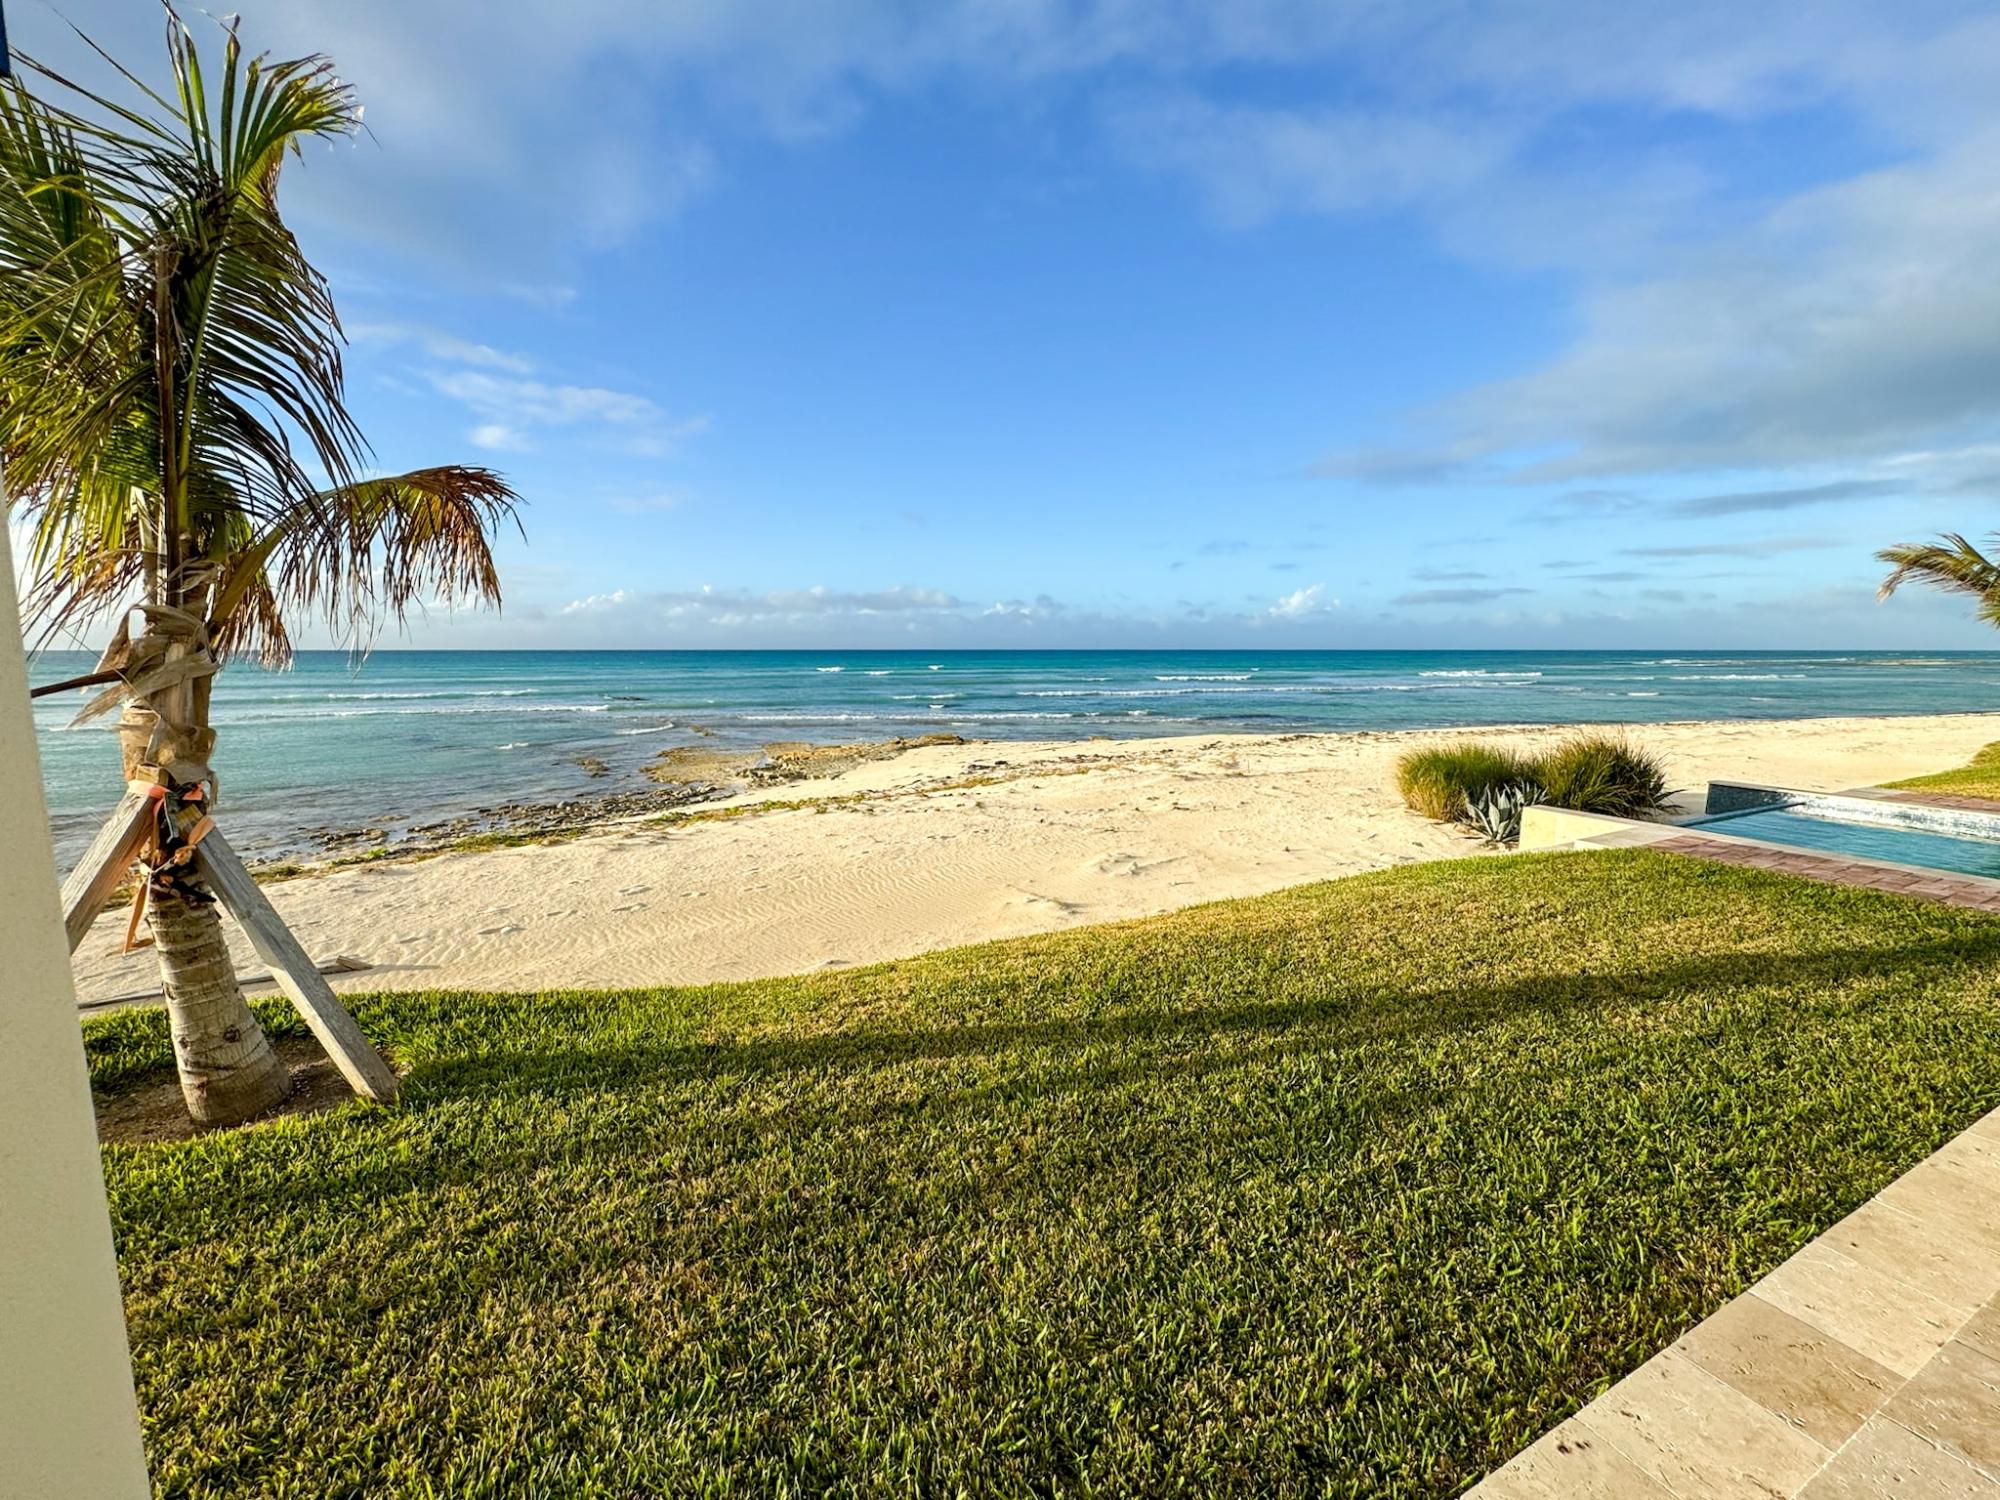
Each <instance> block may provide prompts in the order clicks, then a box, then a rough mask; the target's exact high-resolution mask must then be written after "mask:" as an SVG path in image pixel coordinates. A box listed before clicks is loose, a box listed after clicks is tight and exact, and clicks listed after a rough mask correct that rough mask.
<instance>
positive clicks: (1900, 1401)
mask: <svg viewBox="0 0 2000 1500" xmlns="http://www.w3.org/2000/svg"><path fill="white" fill-rule="evenodd" d="M1882 1415H1883V1416H1885V1417H1887V1418H1889V1419H1890V1420H1891V1421H1895V1422H1900V1423H1902V1424H1903V1426H1905V1427H1907V1428H1909V1429H1910V1431H1912V1432H1914V1433H1915V1434H1916V1435H1917V1436H1918V1437H1920V1438H1925V1439H1928V1440H1929V1441H1930V1442H1933V1443H1935V1444H1937V1446H1938V1447H1940V1448H1942V1449H1944V1450H1945V1451H1946V1452H1947V1453H1952V1454H1956V1455H1957V1456H1958V1457H1960V1458H1962V1459H1964V1460H1965V1461H1966V1462H1967V1463H1969V1464H1971V1465H1972V1466H1973V1467H1974V1468H1976V1469H1978V1470H1979V1472H1980V1473H1982V1474H1984V1475H1985V1476H1986V1477H1987V1478H1988V1479H1991V1480H1994V1481H1996V1482H2000V1360H1993V1359H1989V1358H1987V1357H1986V1356H1985V1355H1984V1354H1982V1353H1980V1352H1979V1351H1978V1350H1977V1349H1974V1348H1972V1347H1970V1346H1969V1345H1967V1344H1964V1343H1961V1342H1956V1341H1954V1342H1953V1343H1949V1344H1946V1345H1945V1346H1944V1349H1943V1350H1942V1352H1940V1353H1939V1355H1938V1357H1937V1358H1936V1359H1934V1360H1932V1361H1931V1362H1930V1363H1929V1364H1927V1365H1925V1366H1924V1368H1923V1371H1922V1372H1921V1373H1920V1374H1919V1375H1918V1376H1917V1378H1916V1379H1915V1380H1912V1381H1911V1382H1910V1383H1909V1384H1908V1385H1906V1386H1904V1387H1903V1388H1902V1389H1901V1390H1900V1391H1898V1392H1897V1393H1896V1394H1895V1395H1894V1396H1892V1397H1891V1398H1890V1399H1889V1404H1888V1405H1887V1406H1885V1407H1884V1408H1883V1409H1882Z"/></svg>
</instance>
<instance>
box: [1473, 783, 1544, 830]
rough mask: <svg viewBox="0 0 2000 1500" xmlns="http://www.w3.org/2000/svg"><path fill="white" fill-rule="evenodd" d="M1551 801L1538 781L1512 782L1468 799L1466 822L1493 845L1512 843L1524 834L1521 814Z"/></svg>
mask: <svg viewBox="0 0 2000 1500" xmlns="http://www.w3.org/2000/svg"><path fill="white" fill-rule="evenodd" d="M1548 800H1549V795H1548V793H1547V792H1545V791H1543V790H1542V789H1541V787H1539V786H1537V785H1536V784H1535V783H1534V782H1532V781H1510V782H1508V783H1507V784H1506V785H1505V786H1498V787H1495V788H1494V789H1493V790H1492V791H1490V792H1487V793H1486V794H1485V795H1484V796H1481V797H1474V798H1471V799H1470V800H1468V801H1467V803H1466V805H1465V821H1466V824H1467V826H1469V827H1470V828H1471V829H1472V830H1473V832H1475V833H1477V834H1479V835H1481V836H1482V837H1483V838H1484V839H1485V840H1486V842H1487V843H1489V844H1494V845H1500V844H1512V843H1515V842H1517V841H1518V840H1519V839H1520V837H1521V815H1522V814H1523V813H1524V812H1526V811H1527V810H1528V809H1529V808H1530V807H1533V806H1534V805H1535V804H1537V803H1540V802H1546V801H1548Z"/></svg>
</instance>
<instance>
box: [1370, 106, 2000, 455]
mask: <svg viewBox="0 0 2000 1500" xmlns="http://www.w3.org/2000/svg"><path fill="white" fill-rule="evenodd" d="M1996 149H2000V121H1996V125H1995V128H1994V129H1993V130H1992V131H1991V132H1989V133H1987V134H1986V135H1983V136H1980V137H1977V138H1974V139H1969V140H1967V141H1965V142H1964V143H1963V144H1962V145H1961V146H1959V147H1957V148H1954V149H1953V150H1952V151H1950V152H1949V153H1947V154H1946V155H1944V156H1941V157H1938V158H1935V159H1929V160H1924V161H1920V162H1916V163H1912V164H1909V165H1904V166H1899V167H1893V168H1888V169H1885V170H1882V171H1879V172H1875V173H1871V174H1868V175H1866V176H1862V177H1859V178H1856V179H1853V180H1851V181H1847V182H1842V183H1838V184H1835V185H1833V186H1831V187H1824V188H1819V189H1815V190H1812V191H1810V192H1806V193H1802V194H1799V195H1796V196H1794V197H1792V198H1790V199H1788V200H1786V201H1784V202H1782V203H1780V204H1779V205H1777V206H1776V207H1775V208H1773V209H1772V210H1771V211H1770V212H1768V213H1767V214H1766V215H1765V216H1764V217H1763V218H1762V219H1761V220H1760V221H1759V222H1758V223H1757V224H1756V225H1754V226H1753V227H1752V228H1751V229H1750V230H1749V231H1747V232H1744V233H1738V234H1731V235H1729V236H1727V237H1725V238H1722V239H1719V240H1716V241H1713V242H1711V243H1709V244H1707V245H1705V246H1702V247H1699V248H1697V249H1694V250H1691V251H1688V252H1686V253H1685V254H1683V255H1681V256H1679V257H1677V258H1676V260H1675V262H1674V264H1672V265H1671V267H1670V268H1667V269H1664V270H1662V271H1661V272H1660V273H1659V274H1656V275H1652V276H1649V277H1645V278H1641V279H1637V280H1633V281H1629V282H1625V283H1622V284H1617V285H1612V286H1608V287H1604V288H1601V289H1599V290H1597V291H1595V292H1593V293H1591V294H1590V295H1589V296H1587V297H1586V298H1585V300H1584V303H1583V306H1582V314H1581V322H1582V331H1581V332H1580V334H1579V336H1578V337H1577V339H1576V340H1575V342H1574V343H1573V344H1571V346H1570V347H1569V348H1568V349H1567V350H1565V351H1564V352H1563V353H1561V354H1560V355H1558V356H1557V357H1556V358H1555V359H1553V360H1552V361H1550V362H1549V363H1547V364H1545V365H1544V366H1543V367H1542V368H1540V369H1538V370H1534V371H1532V372H1530V373H1528V374H1525V375H1522V376H1518V377H1515V378H1511V379H1507V380H1503V381H1499V382H1496V383H1494V384H1491V385H1488V386H1485V387H1483V388H1480V389H1477V390H1474V391H1472V392H1469V393H1467V394H1465V395H1463V396H1461V397H1458V398H1456V399H1454V400H1452V401H1450V402H1448V403H1446V404H1444V405H1443V406H1441V407H1439V408H1436V409H1434V410H1432V411H1431V412H1429V413H1427V414H1424V416H1423V418H1422V420H1423V422H1424V425H1425V426H1426V427H1428V428H1429V429H1430V431H1431V434H1432V435H1431V436H1429V437H1420V438H1418V439H1416V440H1414V441H1413V442H1412V443H1411V444H1410V445H1409V446H1407V447H1404V448H1401V449H1390V450H1386V451H1376V452H1363V453H1348V454H1342V455H1339V456H1337V457H1336V459H1335V460H1333V462H1332V464H1331V467H1332V468H1333V469H1335V470H1336V471H1341V472H1349V473H1360V474H1370V473H1373V474H1376V475H1382V474H1387V473H1393V472H1394V471H1395V469H1396V468H1397V466H1399V465H1404V466H1407V467H1408V469H1409V471H1410V472H1411V473H1412V474H1418V475H1420V474H1422V473H1424V472H1426V471H1429V472H1432V473H1436V472H1439V471H1449V470H1450V469H1451V468H1452V467H1453V466H1459V467H1462V468H1463V467H1471V468H1475V469H1476V468H1481V467H1483V468H1484V469H1485V471H1486V472H1487V474H1488V476H1489V477H1493V476H1507V477H1514V478H1520V479H1528V480H1536V481H1540V480H1561V479H1568V478H1574V477H1579V476H1603V475H1615V474H1643V473H1665V472H1674V471H1696V470H1705V469H1717V470H1734V471H1745V472H1747V471H1763V470H1782V469H1787V468H1794V467H1797V466H1800V465H1809V464H1827V463H1830V462H1835V461H1843V460H1844V461H1848V462H1858V463H1870V462H1876V461H1890V460H1893V461H1895V462H1896V463H1897V464H1898V465H1899V477H1900V478H1902V479H1904V480H1906V481H1908V482H1912V483H1921V482H1924V481H1925V480H1927V479H1929V478H1930V477H1931V476H1929V475H1927V474H1926V473H1925V472H1924V465H1923V464H1922V462H1921V461H1920V460H1919V459H1918V458H1916V457H1914V456H1913V450H1914V451H1915V452H1921V451H1922V450H1923V449H1925V448H1926V447H1927V446H1929V445H1932V444H1938V443H1940V441H1943V442H1944V444H1945V445H1946V446H1952V442H1951V440H1952V439H1954V438H1956V439H1958V443H1957V445H1956V446H1958V447H1960V448H1963V447H1964V446H1965V440H1966V439H1967V438H1972V439H1974V440H1975V442H1978V441H1985V442H1988V443H1990V442H1991V441H1994V440H2000V280H1996V279H1995V278H1994V276H1993V275H1992V267H1993V265H1994V264H1995V263H1996V262H2000V193H1996V192H1995V191H1994V189H1993V186H1992V173H1991V168H1990V163H1991V161H1992V159H1993V156H1994V153H1995V151H1996ZM1989 472H1990V471H1989Z"/></svg>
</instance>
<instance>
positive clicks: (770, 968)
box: [76, 714, 2000, 1003]
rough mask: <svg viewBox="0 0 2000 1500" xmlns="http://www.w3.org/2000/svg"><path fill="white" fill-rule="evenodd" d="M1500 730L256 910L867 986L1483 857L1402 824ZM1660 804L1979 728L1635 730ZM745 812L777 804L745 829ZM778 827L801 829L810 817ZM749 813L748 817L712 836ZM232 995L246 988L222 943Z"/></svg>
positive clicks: (1169, 761) (736, 829) (1047, 751)
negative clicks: (1235, 899)
mask: <svg viewBox="0 0 2000 1500" xmlns="http://www.w3.org/2000/svg"><path fill="white" fill-rule="evenodd" d="M1566 732H1568V731H1566V730H1563V729H1550V728H1499V729H1489V730H1479V731H1465V730H1452V731H1423V732H1402V733H1355V734H1279V735H1215V736H1199V737H1184V738H1171V739H1134V740H1117V741H1111V740H1098V741H1089V742H1083V743H1077V742H1067V743H1022V742H999V741H987V742H983V743H969V744H963V745H938V746H926V747H924V748H921V749H915V750H911V751H909V752H908V753H906V754H903V755H901V756H898V757H896V758H894V759H891V760H883V761H875V762H870V763H865V764H862V765H859V766H856V767H854V768H852V769H850V770H847V771H845V772H844V773H842V774H840V775H837V776H832V777H828V778H825V779H821V780H815V781H806V782H798V783H794V784H792V785H789V786H785V787H782V788H775V789H771V790H766V791H761V792H753V793H748V794H745V795H743V796H741V797H736V798H731V799H729V800H727V801H725V802H719V803H715V804H711V805H710V807H709V808H706V809H704V810H703V814H702V816H701V817H700V818H699V819H698V820H695V821H690V822H687V823H685V824H682V825H680V826H674V827H668V828H663V827H659V826H656V825H655V826H648V825H645V824H642V823H626V824H609V825H607V826H606V827H605V828H604V829H603V830H602V831H601V832H597V833H593V834H590V835H588V836H586V837H583V838H579V839H575V840H572V841H569V842H563V843H554V844H547V845H533V846H522V847H513V848H504V849H492V850H486V851H482V852H477V853H456V854H447V855H442V856H439V857H436V858H431V859H425V860H419V861H411V862H394V861H385V862H382V863H378V864H367V865H357V866H350V867H347V868H342V869H336V870H332V871H329V872H327V873H325V874H320V875H314V876H309V877H306V878H300V879H292V880H287V881H283V882H279V883H276V884H273V885H271V886H270V887H269V892H270V895H271V898H272V900H273V902H274V903H275V904H276V905H277V907H278V909H279V910H280V911H281V912H282V913H283V914H284V916H285V918H286V919H287V920H288V921H289V922H290V923H291V924H292V926H293V928H294V930H295V931H296V932H297V933H298V934H299V936H300V939H301V941H302V942H303V943H304V944H305V946H306V947H307V949H308V950H309V951H310V952H311V953H312V954H313V955H314V957H315V958H321V959H325V958H330V957H332V956H334V955H336V954H349V955H353V956H356V957H359V958H363V959H366V960H367V961H368V962H369V963H370V964H371V965H372V967H371V968H369V969H368V970H366V971H365V972H360V973H354V974H350V975H345V976H341V977H340V978H338V979H337V980H336V983H337V984H339V985H340V986H341V987H344V988H349V989H430V988H449V989H507V990H533V989H566V988H587V987H616V986H626V985H653V984H687V983H699V982H705V981H712V980H726V979H746V978H754V977H760V976H766V975H776V974H789V973H800V972H805V971H808V970H813V969H819V968H826V967H835V966H841V965H851V964H863V963H871V962H875V961H878V960H882V959H889V958H896V957H901V956H905V955H908V954H913V953H920V952H924V951H927V950H930V949H934V948H941V947H949V946H952V945H955V944H960V943H971V942H978V941H981V940H984V939H989V938H1003V937H1011V936H1016V935H1018V934H1022V933H1030V932H1044V931H1049V930H1051V929H1057V928H1063V927H1069V926H1074V925H1078V924H1082V923H1087V922H1105V921H1115V920H1117V919H1120V918H1124V917H1135V916H1142V915H1147V914H1151V913H1155V912H1161V911H1168V910H1171V909H1173V908H1176V907H1181V906H1187V905H1191V904H1193V903H1196V902H1201V901H1210V900H1215V899H1218V898H1222V897H1229V896H1245V895H1252V894H1256V893H1258V892H1263V891H1270V890H1276V889H1279V888H1281V887H1284V886H1289V885H1296V884H1299V883H1301V882H1305V881H1311V880H1321V879H1326V878H1328V877H1332V876H1338V875H1352V874H1355V873H1358V872H1360V871H1364V870H1374V869H1381V868H1384V867H1386V866H1390V865H1399V864H1407V863H1410V862H1412V861H1416V860H1428V859H1447V858H1452V857H1457V856H1464V855H1471V854H1478V853H1480V852H1481V846H1480V845H1479V844H1478V843H1477V842H1476V841H1474V840H1472V839H1470V838H1468V837H1466V836H1465V835H1463V834H1461V833H1459V832H1457V831H1455V830H1453V829H1450V828H1446V827H1440V826H1438V825H1435V824H1431V823H1428V822H1425V821H1424V820H1422V819H1421V818H1418V817H1416V816H1414V815H1413V814H1411V813H1409V812H1407V811H1405V810H1404V809H1403V807H1402V806H1401V804H1400V803H1399V802H1398V800H1397V798H1396V795H1395V792H1394V790H1393V786H1392V775H1393V767H1394V764H1395V761H1396V758H1397V757H1398V756H1399V755H1400V754H1402V753H1403V752H1404V751H1405V750H1407V749H1409V748H1411V747H1412V746H1414V745H1418V744H1422V743H1425V742H1429V741H1440V740H1454V739H1462V738H1465V737H1467V736H1468V735H1469V734H1473V733H1477V734H1479V735H1481V736H1483V737H1493V738H1500V739H1505V740H1509V741H1512V742H1515V743H1519V744H1523V745H1536V744H1542V743H1546V742H1549V741H1551V740H1554V739H1557V738H1559V737H1561V735H1563V734H1564V733H1566ZM1633 735H1634V738H1635V739H1637V740H1639V741H1640V742H1642V743H1644V744H1645V745H1647V746H1649V747H1651V748H1653V749H1654V750H1656V751H1657V752H1659V753H1660V754H1662V755H1663V756H1664V757H1665V759H1666V761H1667V764H1668V768H1669V771H1670V773H1671V776H1672V781H1673V784H1674V785H1675V786H1677V787H1688V788H1698V787H1700V786H1702V785H1703V784H1705V783H1706V782H1707V781H1708V780H1709V779H1710V778H1711V777H1728V778H1742V779H1748V780H1755V781H1769V782H1775V783H1779V784H1782V785H1792V786H1801V787H1815V788H1823V789H1830V790H1831V789H1839V788H1846V787H1858V786H1867V785H1872V784H1875V783H1879V782H1882V781H1888V780H1893V779H1896V778H1899V777H1904V776H1910V775H1916V774H1920V773H1922V772H1926V771H1933V770H1941V769H1943V768H1945V767H1948V766H1952V765H1956V764H1960V763H1962V762H1964V761H1965V760H1966V759H1967V758H1968V757H1970V756H1971V754H1972V753H1973V752H1974V751H1975V750H1977V749H1978V748H1979V747H1980V746H1982V745H1984V744H1986V743H1987V742H1988V741H1990V740H1992V739H1994V738H1996V737H2000V722H1996V719H1995V717H1994V716H1992V715H1982V714H1964V715H1946V716H1933V717H1918V718H1873V719H1804V720H1791V721H1771V722H1747V721H1731V722H1718V723H1699V724H1661V725H1648V726H1644V727H1643V728H1640V729H1637V730H1634V731H1633ZM760 804H773V805H772V806H770V807H769V808H767V809H764V810H755V809H758V808H759V805H760ZM798 804H805V805H803V806H801V805H798ZM736 808H750V809H753V810H751V811H748V812H746V813H744V815H742V816H728V817H723V816H715V815H714V814H715V813H717V812H719V811H724V810H728V809H736ZM124 922H125V918H124V913H123V912H111V913H108V914H107V915H106V916H105V917H104V918H102V919H100V921H99V922H98V924H97V926H96V928H95V929H94V930H93V931H92V932H91V934H90V935H89V936H88V937H87V938H86V939H85V940H84V943H83V945H82V947H81V948H80V949H79V950H78V952H77V958H76V973H77V988H78V997H79V999H80V1000H81V1001H83V1002H86V1003H88V1002H90V1001H93V1000H102V999H105V998H108V997H111V996H116V995H121V994H125V993H128V992H132V991H139V990H144V989H146V988H148V987H149V986H150V985H151V984H152V983H153V981H154V964H153V959H152V957H151V955H150V954H147V953H144V952H140V953H135V954H131V955H124V956H121V955H120V953H119V951H118V949H119V944H120V942H121V941H122V938H123V934H124ZM232 941H233V942H234V943H235V945H236V946H237V948H238V952H237V962H238V964H239V968H240V972H242V973H245V974H251V973H260V972H262V965H261V964H259V963H258V962H257V960H256V959H255V958H254V956H252V955H251V954H250V953H249V952H248V950H247V948H246V947H243V946H242V945H241V944H240V940H238V939H235V938H234V937H233V938H232Z"/></svg>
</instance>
